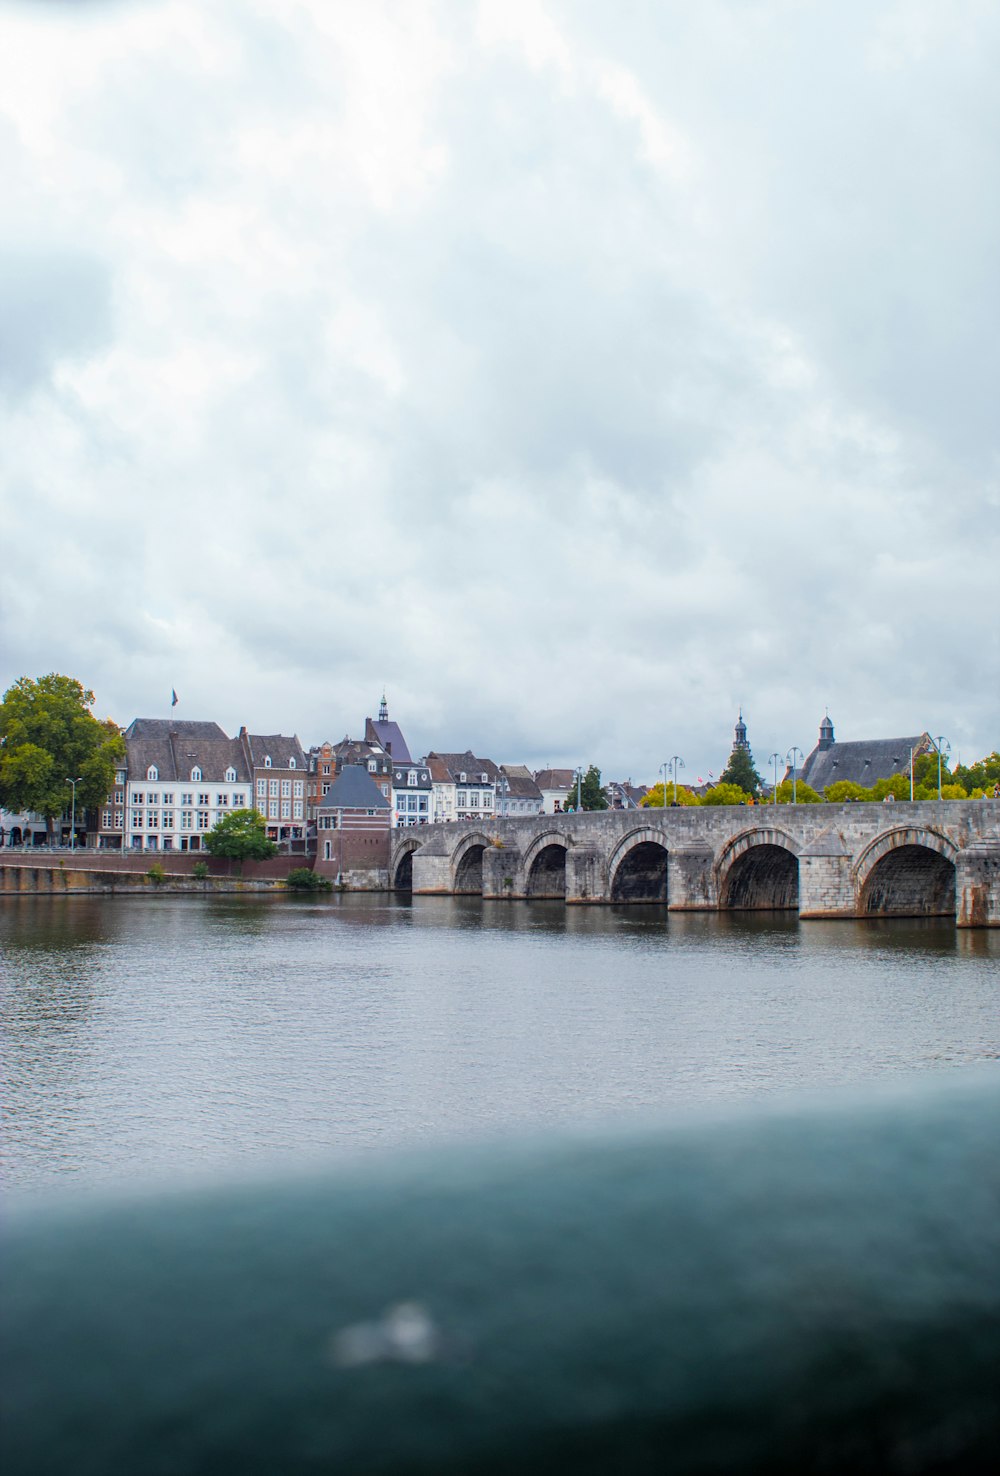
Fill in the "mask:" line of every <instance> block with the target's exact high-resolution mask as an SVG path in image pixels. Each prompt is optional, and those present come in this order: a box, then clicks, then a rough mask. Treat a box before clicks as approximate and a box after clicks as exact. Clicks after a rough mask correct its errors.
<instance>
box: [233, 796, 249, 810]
mask: <svg viewBox="0 0 1000 1476" xmlns="http://www.w3.org/2000/svg"><path fill="white" fill-rule="evenodd" d="M246 802H247V797H246V795H245V794H243V793H241V792H237V793H236V794H234V795H233V809H234V810H238V809H239V808H240V806H242V805H245V804H246Z"/></svg>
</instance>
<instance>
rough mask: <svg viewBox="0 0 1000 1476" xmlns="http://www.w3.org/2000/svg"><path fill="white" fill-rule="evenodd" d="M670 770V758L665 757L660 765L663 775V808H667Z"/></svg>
mask: <svg viewBox="0 0 1000 1476" xmlns="http://www.w3.org/2000/svg"><path fill="white" fill-rule="evenodd" d="M669 771H670V760H669V759H664V761H663V763H662V764H661V765H660V773H661V774H662V775H663V808H664V809H666V808H667V774H668V773H669Z"/></svg>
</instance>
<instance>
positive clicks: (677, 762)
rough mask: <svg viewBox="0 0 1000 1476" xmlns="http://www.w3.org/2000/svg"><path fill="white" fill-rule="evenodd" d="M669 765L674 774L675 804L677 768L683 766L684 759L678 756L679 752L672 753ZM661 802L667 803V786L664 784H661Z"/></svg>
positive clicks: (675, 796)
mask: <svg viewBox="0 0 1000 1476" xmlns="http://www.w3.org/2000/svg"><path fill="white" fill-rule="evenodd" d="M670 766H671V768H672V769H673V774H674V804H675V805H676V803H677V770H678V769H683V768H684V760H683V759H682V758H681V756H680V754H679V753H675V754H674V755H673V757H672V758H671V760H670ZM663 803H664V805H666V803H667V786H666V785H664V786H663Z"/></svg>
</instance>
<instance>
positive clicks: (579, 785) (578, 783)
mask: <svg viewBox="0 0 1000 1476" xmlns="http://www.w3.org/2000/svg"><path fill="white" fill-rule="evenodd" d="M582 785H583V765H582V764H581V765H580V767H579V768H578V769H577V771H576V813H577V814H578V815H579V813H580V806H581V805H582V803H583V801H582V799H581V796H580V790H581V788H582Z"/></svg>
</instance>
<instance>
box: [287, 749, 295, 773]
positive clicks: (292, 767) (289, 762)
mask: <svg viewBox="0 0 1000 1476" xmlns="http://www.w3.org/2000/svg"><path fill="white" fill-rule="evenodd" d="M288 767H289V768H290V769H294V768H295V755H294V753H293V754H292V756H291V758H290V759H289V760H288Z"/></svg>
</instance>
